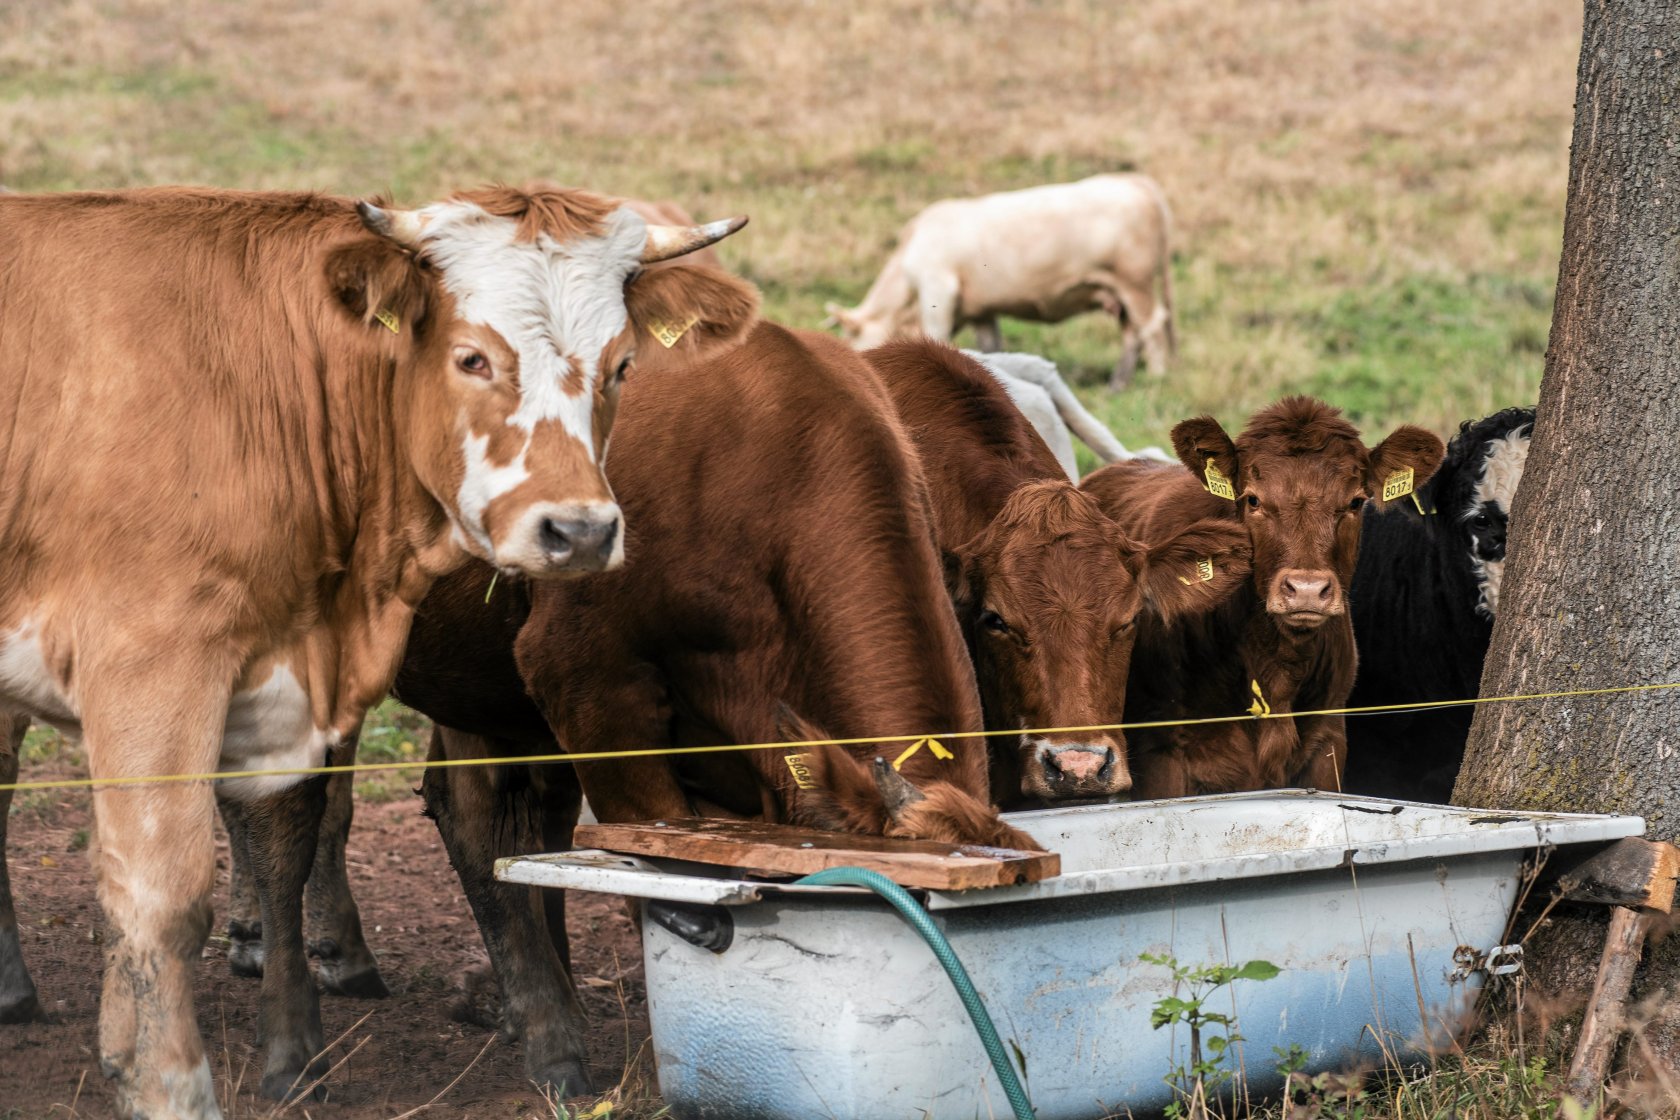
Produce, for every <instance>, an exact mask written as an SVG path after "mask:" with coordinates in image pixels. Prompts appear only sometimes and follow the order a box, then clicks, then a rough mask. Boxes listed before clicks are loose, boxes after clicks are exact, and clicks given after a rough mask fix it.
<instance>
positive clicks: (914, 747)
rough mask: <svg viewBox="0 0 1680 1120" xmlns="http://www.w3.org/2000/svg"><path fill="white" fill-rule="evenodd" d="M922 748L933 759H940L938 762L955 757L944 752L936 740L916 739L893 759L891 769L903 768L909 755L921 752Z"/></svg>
mask: <svg viewBox="0 0 1680 1120" xmlns="http://www.w3.org/2000/svg"><path fill="white" fill-rule="evenodd" d="M923 747H926V748H927V749H928V750H930V751H932V752H933V757H935V758H937V759H940V760H944V759H949V758H955V757H957V756H956V755H954V754H952V753H951V752H950V751H948V750H946V749H945V747H944V745H943V744H942V743H940V741H939V740H938V739H917V740H916V741H915V742H914V743H911V744H910V745H909V746H908V747H906V748H905V749H904V753H903V754H901V755H899V756H898V757H897V758H895V759H893V769H894V770H897V769H898V768H899V767H900V766H903V765H904V764H905V763H906V762H908V761H909V759H910V756H911V755H913V754H915V753H916V752H917V751H919V750H921V749H922V748H923Z"/></svg>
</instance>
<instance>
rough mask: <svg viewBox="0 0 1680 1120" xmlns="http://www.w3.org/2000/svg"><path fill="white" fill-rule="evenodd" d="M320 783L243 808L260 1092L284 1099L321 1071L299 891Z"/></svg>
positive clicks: (317, 819) (311, 852) (322, 792)
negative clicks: (257, 925)
mask: <svg viewBox="0 0 1680 1120" xmlns="http://www.w3.org/2000/svg"><path fill="white" fill-rule="evenodd" d="M326 782H327V780H326V778H324V777H314V778H308V779H306V780H304V781H302V782H299V783H297V784H296V785H294V786H292V787H290V788H289V789H286V790H285V791H283V792H281V793H277V794H270V795H268V796H265V797H260V798H255V799H253V800H251V801H248V802H246V803H245V805H244V818H245V844H246V848H247V854H248V855H249V856H250V859H251V872H252V878H253V880H254V882H255V884H256V891H257V899H258V902H259V904H260V907H261V914H262V935H263V959H262V966H263V973H262V999H261V1011H260V1013H259V1015H258V1020H257V1021H258V1030H259V1031H260V1033H261V1036H262V1041H263V1045H264V1048H265V1050H266V1054H265V1061H264V1063H263V1076H262V1085H261V1090H262V1094H263V1096H265V1097H269V1098H271V1099H275V1100H282V1099H285V1098H286V1097H288V1096H290V1095H292V1094H294V1093H295V1092H297V1091H298V1090H300V1089H302V1088H304V1087H305V1086H307V1085H308V1084H309V1083H310V1082H312V1081H313V1080H314V1079H315V1078H317V1077H319V1076H320V1075H321V1073H322V1072H324V1071H325V1069H326V1063H325V1061H324V1059H323V1058H322V1057H321V1052H322V1050H324V1049H325V1047H326V1039H325V1037H324V1036H323V1034H322V1032H321V1002H320V998H319V997H318V996H317V995H316V992H315V981H314V979H313V978H312V977H311V976H310V975H309V962H308V960H307V959H306V957H305V955H304V942H303V885H304V880H306V879H307V878H308V877H309V869H310V866H311V865H312V864H313V863H314V862H315V842H316V836H317V833H318V831H319V829H320V827H321V818H322V816H323V814H324V811H325V808H326V792H327V791H326Z"/></svg>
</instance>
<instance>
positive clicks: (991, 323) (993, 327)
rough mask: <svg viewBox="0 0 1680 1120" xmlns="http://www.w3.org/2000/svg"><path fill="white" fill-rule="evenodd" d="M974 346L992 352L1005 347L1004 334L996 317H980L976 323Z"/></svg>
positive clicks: (988, 352)
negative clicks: (999, 328) (1000, 330)
mask: <svg viewBox="0 0 1680 1120" xmlns="http://www.w3.org/2000/svg"><path fill="white" fill-rule="evenodd" d="M974 348H975V349H976V350H980V351H983V352H984V353H987V354H991V353H995V352H996V351H999V350H1002V349H1003V335H1002V334H1001V333H1000V332H999V331H998V325H997V320H996V319H990V318H988V319H978V320H976V321H975V323H974Z"/></svg>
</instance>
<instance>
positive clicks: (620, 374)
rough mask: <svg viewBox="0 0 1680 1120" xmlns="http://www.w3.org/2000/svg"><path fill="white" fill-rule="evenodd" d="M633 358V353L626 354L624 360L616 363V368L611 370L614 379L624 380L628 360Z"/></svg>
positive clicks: (628, 370) (627, 369)
mask: <svg viewBox="0 0 1680 1120" xmlns="http://www.w3.org/2000/svg"><path fill="white" fill-rule="evenodd" d="M634 358H635V355H633V354H630V355H626V356H625V358H624V360H623V361H622V362H619V363H618V368H617V369H615V370H613V380H614V381H623V380H624V375H625V374H627V373H629V372H630V362H631V361H632V360H633V359H634Z"/></svg>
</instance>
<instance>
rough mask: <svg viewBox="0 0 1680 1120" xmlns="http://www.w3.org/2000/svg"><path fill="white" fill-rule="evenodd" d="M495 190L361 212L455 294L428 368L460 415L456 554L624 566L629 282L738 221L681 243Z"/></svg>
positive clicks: (552, 570) (445, 477) (579, 203)
mask: <svg viewBox="0 0 1680 1120" xmlns="http://www.w3.org/2000/svg"><path fill="white" fill-rule="evenodd" d="M492 193H493V194H494V199H495V200H494V201H488V199H489V197H490V196H489V195H488V194H487V195H485V196H480V197H478V198H475V196H472V195H465V196H457V197H456V198H453V199H451V200H449V201H447V202H440V203H435V204H433V205H430V206H426V207H423V208H422V209H420V210H416V211H410V212H402V211H390V212H386V211H379V210H375V209H373V208H365V209H364V220H365V221H367V222H368V224H369V225H370V227H371V228H374V229H376V231H377V232H381V233H384V234H386V235H387V236H391V237H392V238H393V239H395V240H398V241H400V242H402V243H404V244H406V245H408V246H409V247H411V248H413V249H415V250H417V251H418V252H419V254H420V256H421V258H422V259H423V260H424V261H426V262H427V263H429V264H430V265H431V266H433V267H434V268H435V269H436V270H437V273H438V277H439V280H440V286H441V288H442V290H443V293H444V294H445V295H447V297H448V300H447V305H448V306H449V309H450V310H449V319H448V321H447V322H445V323H443V324H441V325H440V327H439V331H440V332H441V337H435V338H432V339H430V340H429V341H428V342H427V343H426V344H425V345H426V349H427V356H426V358H424V359H423V362H424V364H426V365H427V366H428V367H429V369H428V372H430V367H432V366H435V365H440V364H441V365H442V366H443V367H444V370H445V371H444V378H445V383H444V384H443V385H442V386H441V390H442V391H441V392H440V393H438V394H437V397H436V398H435V399H437V400H439V401H440V402H441V409H440V410H441V411H442V412H443V413H446V414H449V415H448V416H447V419H448V422H449V423H450V424H451V425H452V430H453V433H454V435H453V448H454V452H453V455H454V460H453V462H451V463H448V464H446V466H445V468H444V469H442V470H439V471H438V472H437V475H438V477H434V479H432V480H430V481H429V482H428V485H429V487H430V488H431V489H432V490H433V493H434V496H435V497H437V498H438V499H439V501H440V502H442V504H443V505H444V507H445V508H446V509H448V510H449V512H450V514H451V517H452V520H453V521H454V524H455V528H456V534H457V539H458V540H459V543H460V544H461V545H462V546H463V547H464V548H465V549H466V550H467V551H469V552H471V553H473V554H474V555H476V556H479V557H481V558H483V559H485V560H488V561H490V562H491V563H493V564H495V565H496V566H497V567H499V568H503V569H508V570H512V571H519V572H523V573H526V574H529V575H537V576H542V575H565V574H574V573H581V572H589V571H599V570H602V569H606V568H613V567H616V566H618V565H619V564H620V563H622V561H623V556H624V543H623V542H624V534H623V531H622V526H621V524H620V521H621V517H620V512H619V507H618V503H617V502H616V501H615V500H614V498H613V494H612V490H611V488H610V487H609V486H608V484H607V480H606V477H605V476H604V475H603V473H602V470H601V461H602V458H603V456H604V452H605V447H606V440H607V435H608V428H609V426H610V424H611V419H612V411H613V405H614V403H615V402H616V396H617V391H618V382H619V379H620V378H621V377H622V376H623V374H624V371H625V368H626V367H627V366H628V365H629V363H630V361H631V359H632V358H633V356H634V353H633V349H634V332H633V331H632V330H630V329H629V328H630V321H629V315H628V312H627V311H626V308H625V288H626V285H627V283H629V282H631V280H632V279H633V277H634V275H635V274H636V273H637V272H638V271H639V270H640V268H641V266H642V264H643V263H644V262H645V261H649V260H654V259H662V258H663V257H666V256H672V255H677V253H680V252H686V251H690V250H692V249H695V248H699V247H700V246H701V245H704V244H709V243H710V242H711V241H715V240H717V239H718V238H719V237H722V236H724V235H725V234H727V233H729V232H732V231H733V230H734V229H736V228H739V224H740V223H739V222H738V221H737V222H719V223H712V224H711V225H710V226H704V227H694V228H693V229H691V230H688V231H686V234H687V237H686V240H684V238H683V237H681V236H677V235H678V234H681V233H683V232H684V231H672V230H669V229H667V227H654V228H653V229H652V230H651V231H650V228H649V227H648V225H647V223H646V222H645V221H644V220H643V219H642V218H641V217H640V216H638V215H637V214H635V213H634V212H633V211H630V210H628V209H625V208H622V207H620V208H618V209H611V208H610V204H605V203H603V201H602V200H600V199H597V198H595V197H594V196H589V195H583V194H581V193H579V192H552V191H551V192H547V193H545V194H543V195H542V196H541V197H540V198H536V197H535V196H526V195H521V194H519V193H517V192H506V191H501V192H492ZM510 199H511V202H510ZM481 201H485V202H486V204H485V205H481V204H480V202H481ZM525 203H528V204H529V205H525ZM568 207H569V209H568ZM370 212H371V215H372V216H371V218H370V217H369V214H370ZM508 213H513V214H514V216H503V215H504V214H508ZM673 238H674V239H675V241H679V242H682V243H681V244H680V246H678V247H677V248H676V251H675V252H673V251H671V248H672V246H671V244H665V243H670V242H672V241H673ZM440 410H439V409H426V410H425V411H427V412H436V411H440ZM443 418H444V417H438V416H431V417H430V418H429V422H432V423H435V422H436V420H438V419H443ZM435 436H436V429H435V428H433V429H432V430H431V431H430V432H429V433H427V434H426V435H424V436H421V437H420V438H421V439H435ZM434 462H435V459H434Z"/></svg>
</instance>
